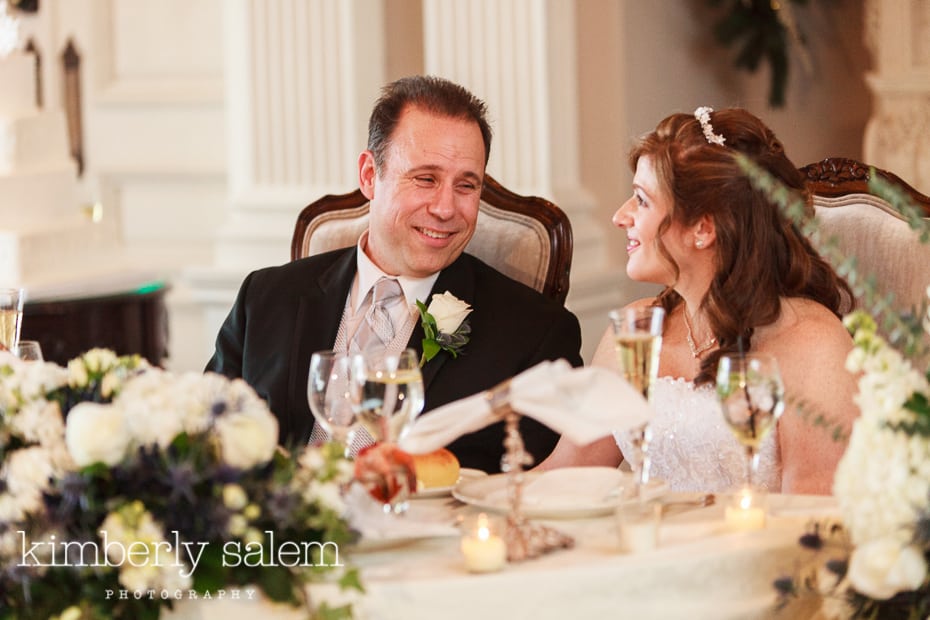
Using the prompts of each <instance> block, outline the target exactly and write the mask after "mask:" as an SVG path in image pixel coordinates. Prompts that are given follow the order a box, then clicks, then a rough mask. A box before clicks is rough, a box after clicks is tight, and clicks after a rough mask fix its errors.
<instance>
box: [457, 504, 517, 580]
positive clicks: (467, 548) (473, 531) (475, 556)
mask: <svg viewBox="0 0 930 620" xmlns="http://www.w3.org/2000/svg"><path fill="white" fill-rule="evenodd" d="M462 557H464V558H465V568H466V569H467V570H468V571H469V572H471V573H491V572H495V571H499V570H501V569H502V568H504V566H505V565H506V564H507V544H506V543H505V542H504V536H503V522H502V521H501V520H500V519H498V518H495V517H491V516H489V515H487V514H485V513H483V512H482V513H479V514H477V515H474V516H471V517H467V518H466V519H465V520H464V521H463V523H462Z"/></svg>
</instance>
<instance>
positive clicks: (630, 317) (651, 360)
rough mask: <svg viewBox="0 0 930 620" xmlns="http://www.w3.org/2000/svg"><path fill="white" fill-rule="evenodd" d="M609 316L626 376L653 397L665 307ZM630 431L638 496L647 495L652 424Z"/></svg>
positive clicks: (615, 312) (627, 310)
mask: <svg viewBox="0 0 930 620" xmlns="http://www.w3.org/2000/svg"><path fill="white" fill-rule="evenodd" d="M607 316H608V318H609V319H610V324H611V326H612V328H613V333H614V349H615V350H616V352H617V360H618V361H619V363H620V372H621V373H622V374H623V378H624V379H626V380H627V381H628V382H629V383H630V385H632V386H633V387H634V388H636V389H637V390H638V391H639V392H640V393H641V394H642V395H643V398H645V399H646V400H647V401H649V400H651V398H650V396H651V390H652V384H653V383H654V382H655V379H656V376H657V375H658V373H659V351H661V349H662V326H663V321H664V319H665V310H663V309H662V308H660V307H658V306H649V307H626V308H621V309H618V310H612V311H611V312H610V313H609V314H608V315H607ZM626 435H627V438H628V440H629V442H630V444H631V445H632V446H633V455H631V456H632V457H633V459H631V462H630V465H631V467H632V468H633V473H634V479H635V481H636V496H637V497H638V498H639V499H643V489H644V487H645V485H647V484H648V483H649V470H650V468H651V459H650V455H649V444H650V442H651V440H652V428H651V427H650V425H649V423H646V424H643V425H642V426H639V427H636V428H634V429H631V430H629V431H628V432H627V433H626Z"/></svg>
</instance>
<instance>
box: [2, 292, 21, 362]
mask: <svg viewBox="0 0 930 620" xmlns="http://www.w3.org/2000/svg"><path fill="white" fill-rule="evenodd" d="M25 300H26V291H25V290H24V289H21V288H0V351H3V350H6V351H10V352H11V353H12V352H14V351H15V350H16V345H17V344H18V343H19V331H20V329H21V328H22V324H23V303H24V302H25Z"/></svg>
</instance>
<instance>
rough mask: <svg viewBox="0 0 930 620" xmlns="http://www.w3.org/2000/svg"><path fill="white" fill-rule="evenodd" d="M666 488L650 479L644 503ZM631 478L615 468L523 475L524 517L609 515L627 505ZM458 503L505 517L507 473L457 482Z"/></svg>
mask: <svg viewBox="0 0 930 620" xmlns="http://www.w3.org/2000/svg"><path fill="white" fill-rule="evenodd" d="M667 488H668V485H667V484H666V483H665V482H664V481H662V480H656V479H652V480H650V481H649V484H648V485H647V486H646V489H645V491H646V497H647V498H648V499H654V498H658V497H659V496H660V495H662V494H663V493H664V492H665V490H666V489H667ZM633 493H634V484H633V475H632V474H631V473H630V472H624V471H620V470H619V469H615V468H613V467H565V468H562V469H554V470H551V471H546V472H532V471H531V472H527V473H526V474H524V483H523V504H522V511H523V514H524V516H527V517H529V518H537V519H580V518H586V517H599V516H603V515H607V514H611V513H613V512H614V511H615V510H616V509H617V507H618V506H621V505H622V504H624V503H625V502H628V501H631V499H632V497H633ZM452 496H453V497H455V498H456V499H458V500H459V501H462V502H465V503H466V504H471V505H472V506H475V507H477V508H481V509H483V510H490V511H493V512H501V513H506V512H508V511H509V509H510V504H509V500H508V497H507V474H495V475H493V476H488V477H486V478H481V479H478V480H465V481H462V482H459V484H457V485H456V486H455V488H454V489H453V490H452Z"/></svg>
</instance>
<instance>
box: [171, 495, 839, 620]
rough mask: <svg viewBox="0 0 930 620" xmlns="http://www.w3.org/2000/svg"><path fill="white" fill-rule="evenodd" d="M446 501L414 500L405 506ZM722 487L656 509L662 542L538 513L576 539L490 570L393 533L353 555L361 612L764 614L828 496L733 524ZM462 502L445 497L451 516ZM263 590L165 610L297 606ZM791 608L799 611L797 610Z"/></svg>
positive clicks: (452, 542) (246, 614) (332, 591)
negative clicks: (757, 525)
mask: <svg viewBox="0 0 930 620" xmlns="http://www.w3.org/2000/svg"><path fill="white" fill-rule="evenodd" d="M447 503H450V502H449V500H448V498H445V499H433V500H419V501H414V502H413V507H412V509H411V513H410V517H411V518H412V519H415V518H417V516H418V515H419V514H422V513H424V512H427V511H429V514H430V515H434V514H436V511H437V509H440V508H444V505H445V504H447ZM723 503H724V500H723V498H718V500H717V503H716V504H715V505H713V506H710V507H707V508H700V509H691V510H689V511H687V512H681V513H678V514H673V515H671V516H668V517H666V518H664V519H663V522H662V526H661V528H660V541H659V548H658V549H656V550H654V551H647V552H641V553H635V554H627V553H622V552H620V550H619V543H618V539H617V535H616V528H615V525H614V519H613V518H612V517H599V518H590V519H578V520H559V521H545V523H546V524H547V525H550V526H552V527H555V528H557V529H560V530H561V531H563V532H566V533H568V534H571V535H572V536H574V537H575V539H576V546H575V548H574V549H571V550H561V551H556V552H553V553H551V554H548V555H546V556H543V557H541V558H537V559H534V560H529V561H526V562H523V563H520V564H510V565H508V566H507V567H506V568H505V569H504V570H503V571H501V572H499V573H493V574H483V575H476V574H469V573H468V572H466V571H465V568H464V563H463V560H462V557H461V555H460V552H459V548H458V545H459V540H458V538H455V537H441V538H430V539H424V540H408V541H404V542H400V541H398V542H397V544H396V545H394V546H391V545H387V544H386V545H385V546H383V547H382V548H380V549H379V550H377V551H366V552H361V553H355V554H351V555H350V561H351V562H352V563H353V564H355V565H356V566H358V567H360V569H361V571H362V579H363V582H364V585H365V588H366V593H365V595H364V596H362V597H361V598H360V599H358V601H357V605H356V610H357V611H356V617H357V618H363V619H371V620H393V619H397V620H419V619H423V620H439V619H442V620H456V619H459V618H461V619H463V620H464V619H468V620H489V619H495V618H507V619H508V620H520V619H526V620H530V619H532V620H545V619H548V618H553V619H555V618H558V619H559V620H564V619H566V618H617V617H624V618H674V619H679V618H708V619H711V618H712V619H714V620H725V619H730V618H733V619H736V618H739V619H742V618H771V617H773V613H774V612H773V607H772V606H773V603H774V601H775V591H774V589H773V586H772V582H773V580H774V579H775V578H777V577H779V576H782V575H785V574H788V573H791V572H793V571H794V570H795V569H796V568H797V565H798V562H799V561H800V558H802V557H803V555H802V554H801V550H800V547H799V545H798V542H797V541H798V537H799V536H800V535H801V534H802V533H803V531H804V528H805V525H806V524H807V523H808V522H809V520H810V519H811V518H812V517H814V516H817V515H835V514H836V509H835V505H834V502H833V500H832V498H823V497H802V496H779V495H773V496H771V497H770V498H769V504H770V514H769V517H768V522H767V525H766V528H765V529H764V530H759V531H753V532H737V531H732V530H730V529H728V528H727V526H726V525H725V523H724V516H723V515H724V506H723V505H722V504H723ZM468 510H470V509H469V508H462V507H459V508H455V509H453V508H451V507H450V508H449V509H448V515H449V518H450V519H451V518H453V517H454V514H455V513H461V512H463V511H468ZM311 594H312V596H314V597H315V598H316V600H321V599H322V598H329V599H330V600H339V599H340V597H341V595H340V594H339V593H338V590H337V589H336V588H335V587H332V588H331V587H329V586H313V587H312V588H311ZM274 611H275V612H276V613H274V614H273V613H272V608H271V607H270V606H268V605H267V604H265V603H263V602H261V601H253V602H247V601H242V600H236V601H233V600H228V599H227V600H222V601H216V600H214V601H211V602H209V603H206V602H194V601H183V602H182V603H181V605H179V606H178V608H177V610H176V611H175V612H174V613H173V614H172V615H171V616H170V617H171V618H204V619H206V618H222V619H223V620H237V619H238V618H242V619H249V620H255V619H257V618H278V617H280V618H282V620H283V619H284V618H301V617H303V616H302V615H301V613H300V612H299V611H295V610H293V609H290V608H286V607H285V608H282V607H278V608H277V609H275V610H274ZM790 617H792V618H796V617H798V615H797V611H796V610H795V611H794V612H793V613H792V615H791V616H790Z"/></svg>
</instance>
